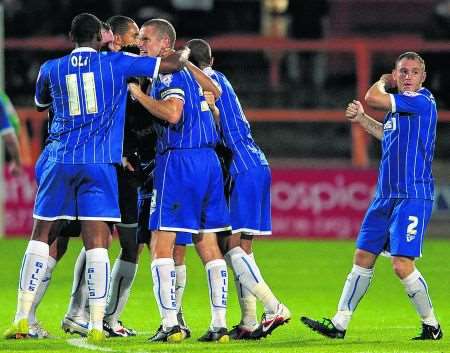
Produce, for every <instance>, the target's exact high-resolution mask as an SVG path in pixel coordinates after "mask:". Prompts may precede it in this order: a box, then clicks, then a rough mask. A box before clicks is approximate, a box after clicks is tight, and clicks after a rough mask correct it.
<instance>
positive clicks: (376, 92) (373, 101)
mask: <svg viewBox="0 0 450 353" xmlns="http://www.w3.org/2000/svg"><path fill="white" fill-rule="evenodd" d="M396 86H397V85H396V83H395V81H394V78H393V76H392V74H384V75H382V76H381V77H380V79H379V80H378V81H377V82H375V83H374V84H373V85H372V87H370V88H369V90H368V91H367V93H366V96H365V100H366V103H367V105H368V106H369V107H371V108H374V109H381V110H385V111H390V110H391V109H392V103H391V98H390V95H389V93H387V92H386V90H387V89H390V88H395V87H396Z"/></svg>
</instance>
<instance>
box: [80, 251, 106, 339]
mask: <svg viewBox="0 0 450 353" xmlns="http://www.w3.org/2000/svg"><path fill="white" fill-rule="evenodd" d="M85 276H86V285H87V289H88V299H89V311H90V312H89V316H90V320H89V325H90V327H91V328H95V329H97V330H100V331H103V317H104V315H105V307H106V296H107V295H108V286H109V279H110V273H109V258H108V250H107V249H104V248H95V249H91V250H87V251H86V273H85Z"/></svg>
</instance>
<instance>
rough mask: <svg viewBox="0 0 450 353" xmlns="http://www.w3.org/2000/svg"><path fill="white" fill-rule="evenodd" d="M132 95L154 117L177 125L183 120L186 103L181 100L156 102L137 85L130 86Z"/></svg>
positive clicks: (130, 84)
mask: <svg viewBox="0 0 450 353" xmlns="http://www.w3.org/2000/svg"><path fill="white" fill-rule="evenodd" d="M128 90H129V91H130V93H131V95H132V96H133V97H134V98H135V99H136V100H137V101H138V102H139V103H140V104H141V105H142V106H143V107H144V108H145V109H147V110H148V111H149V112H150V113H151V114H152V115H153V116H154V117H156V118H158V119H161V120H164V121H167V122H168V123H170V124H176V123H178V122H179V121H180V119H181V114H182V112H183V106H184V103H183V101H182V100H181V99H177V98H168V99H166V100H156V99H154V98H152V97H149V96H148V95H146V94H145V93H144V92H142V90H141V88H140V87H139V86H138V85H137V84H135V83H129V84H128Z"/></svg>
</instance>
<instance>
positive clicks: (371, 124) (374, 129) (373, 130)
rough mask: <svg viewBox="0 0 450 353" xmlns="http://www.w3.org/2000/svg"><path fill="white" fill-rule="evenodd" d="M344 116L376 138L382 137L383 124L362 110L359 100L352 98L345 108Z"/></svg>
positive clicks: (380, 138)
mask: <svg viewBox="0 0 450 353" xmlns="http://www.w3.org/2000/svg"><path fill="white" fill-rule="evenodd" d="M345 117H346V118H347V119H348V120H350V121H351V122H352V123H359V124H360V125H361V126H362V127H363V128H364V129H365V130H366V131H367V132H368V133H369V134H371V135H372V136H374V137H376V138H377V139H378V140H382V139H383V124H382V123H380V122H378V121H376V120H375V119H374V118H372V117H371V116H369V115H367V114H366V113H365V112H364V108H363V106H362V104H361V102H359V101H357V100H353V102H350V103H349V104H348V106H347V109H346V110H345Z"/></svg>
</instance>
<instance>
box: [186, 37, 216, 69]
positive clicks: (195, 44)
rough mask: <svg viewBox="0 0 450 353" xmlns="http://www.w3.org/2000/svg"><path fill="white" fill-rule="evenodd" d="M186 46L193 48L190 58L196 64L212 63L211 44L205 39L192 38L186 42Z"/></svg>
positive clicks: (200, 65)
mask: <svg viewBox="0 0 450 353" xmlns="http://www.w3.org/2000/svg"><path fill="white" fill-rule="evenodd" d="M186 46H187V47H188V48H189V49H191V54H190V55H189V60H190V61H191V62H192V63H193V64H194V65H196V66H198V67H202V66H209V65H211V56H212V55H211V46H210V45H209V44H208V42H207V41H205V40H203V39H191V40H190V41H188V42H187V43H186Z"/></svg>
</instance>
